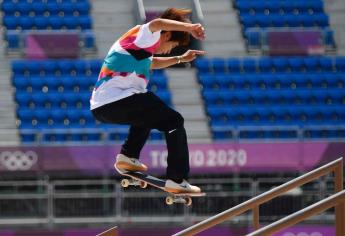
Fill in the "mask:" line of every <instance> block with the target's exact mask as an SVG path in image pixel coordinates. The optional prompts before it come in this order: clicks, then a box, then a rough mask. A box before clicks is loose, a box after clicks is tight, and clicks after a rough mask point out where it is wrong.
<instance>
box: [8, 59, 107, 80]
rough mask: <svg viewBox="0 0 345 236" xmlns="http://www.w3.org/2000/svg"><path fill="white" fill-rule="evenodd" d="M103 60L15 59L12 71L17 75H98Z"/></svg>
mask: <svg viewBox="0 0 345 236" xmlns="http://www.w3.org/2000/svg"><path fill="white" fill-rule="evenodd" d="M101 66H102V60H99V59H94V60H31V61H29V60H14V61H12V71H13V73H14V76H17V75H24V76H25V75H26V76H33V75H70V74H71V73H72V74H74V75H85V74H87V75H92V74H93V75H98V73H99V71H100V69H101Z"/></svg>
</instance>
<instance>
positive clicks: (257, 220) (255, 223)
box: [253, 206, 260, 230]
mask: <svg viewBox="0 0 345 236" xmlns="http://www.w3.org/2000/svg"><path fill="white" fill-rule="evenodd" d="M253 226H254V229H255V230H258V229H260V210H259V206H255V207H254V208H253Z"/></svg>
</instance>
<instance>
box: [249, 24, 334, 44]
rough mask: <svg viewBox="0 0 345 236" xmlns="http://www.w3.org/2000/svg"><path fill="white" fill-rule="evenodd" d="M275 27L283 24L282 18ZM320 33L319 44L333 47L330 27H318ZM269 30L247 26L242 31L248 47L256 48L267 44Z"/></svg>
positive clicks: (332, 33)
mask: <svg viewBox="0 0 345 236" xmlns="http://www.w3.org/2000/svg"><path fill="white" fill-rule="evenodd" d="M275 26H277V27H283V26H284V19H278V21H277V22H276V25H275ZM318 31H319V32H320V34H321V42H320V43H321V44H323V45H325V46H326V48H331V49H334V48H335V41H334V31H333V30H331V29H330V28H328V27H327V28H324V29H318ZM268 32H269V31H266V30H264V29H260V30H257V29H256V28H247V29H246V30H245V31H244V37H245V38H246V42H247V44H248V48H249V49H253V48H254V49H257V48H262V47H263V46H265V45H267V42H268V40H267V36H268V34H267V33H268Z"/></svg>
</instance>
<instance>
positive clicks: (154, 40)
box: [90, 8, 205, 193]
mask: <svg viewBox="0 0 345 236" xmlns="http://www.w3.org/2000/svg"><path fill="white" fill-rule="evenodd" d="M190 13H191V11H190V10H188V9H176V8H169V9H167V10H166V11H164V12H163V13H162V14H161V15H160V17H159V18H157V19H154V20H152V21H150V22H148V23H146V24H143V25H137V26H135V27H133V28H132V29H130V30H129V31H128V32H127V33H125V34H124V35H123V36H122V37H120V38H119V39H118V40H117V41H116V42H115V43H114V44H113V45H112V47H111V48H110V50H109V52H108V55H107V56H106V58H105V60H104V63H103V65H102V68H101V71H100V74H99V77H98V81H97V82H96V84H95V88H94V90H93V92H92V97H91V100H90V103H91V110H92V113H93V115H94V117H95V118H96V119H97V120H99V121H101V122H105V123H114V124H126V125H130V129H129V134H128V137H127V139H126V141H125V143H124V144H123V145H122V149H121V152H120V154H118V155H117V157H116V162H115V165H114V166H115V168H116V169H117V170H118V171H119V172H123V171H126V170H130V171H147V169H148V167H147V166H146V165H145V164H143V163H141V162H140V161H139V156H140V151H141V149H142V148H143V146H144V144H145V142H146V140H147V138H148V136H149V133H150V130H151V129H157V130H159V131H161V132H164V134H165V138H166V143H167V149H168V159H167V162H168V166H167V172H166V178H167V181H166V185H165V189H166V190H167V191H169V192H174V193H181V192H200V188H199V187H197V186H193V185H191V184H189V183H188V181H187V179H188V174H189V153H188V145H187V136H186V130H185V128H184V119H183V117H182V116H181V114H180V113H178V112H177V111H175V110H173V109H171V108H170V107H169V106H168V105H166V104H165V103H164V102H163V101H162V100H161V99H160V98H159V97H157V96H156V95H155V94H153V93H152V92H148V91H147V89H146V87H147V84H148V82H149V77H150V70H152V69H161V68H166V67H169V66H171V65H174V64H179V63H182V62H190V61H192V60H194V59H195V58H196V57H197V56H198V55H201V54H204V52H203V51H198V50H188V51H187V52H185V53H184V54H182V55H180V56H175V57H154V54H169V53H170V52H171V50H172V49H173V48H175V47H177V46H180V45H188V44H189V40H190V35H192V36H193V37H194V38H196V39H199V40H203V39H204V38H205V31H204V28H203V26H202V25H201V24H192V23H190V20H189V18H188V15H189V14H190Z"/></svg>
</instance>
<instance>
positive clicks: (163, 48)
mask: <svg viewBox="0 0 345 236" xmlns="http://www.w3.org/2000/svg"><path fill="white" fill-rule="evenodd" d="M170 37H171V33H170V32H164V33H162V34H161V38H160V45H159V47H158V48H157V50H156V52H155V53H156V54H169V53H170V52H171V50H172V49H173V48H175V47H177V46H178V44H179V43H178V42H175V41H169V39H170Z"/></svg>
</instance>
